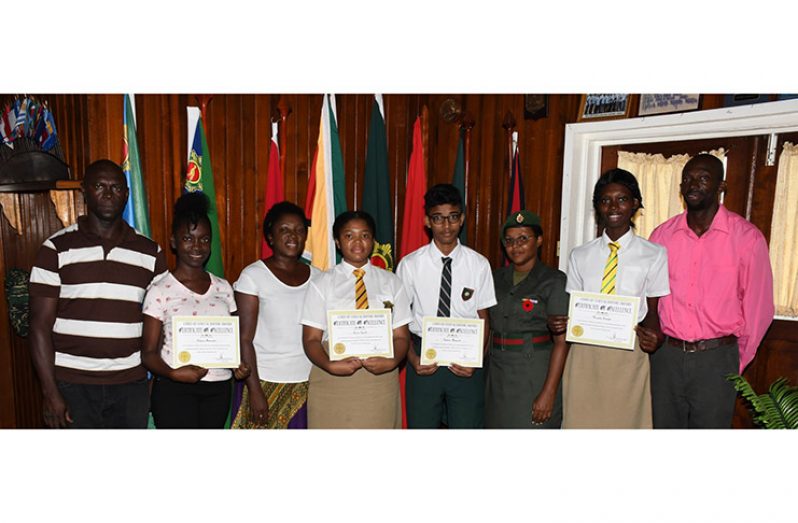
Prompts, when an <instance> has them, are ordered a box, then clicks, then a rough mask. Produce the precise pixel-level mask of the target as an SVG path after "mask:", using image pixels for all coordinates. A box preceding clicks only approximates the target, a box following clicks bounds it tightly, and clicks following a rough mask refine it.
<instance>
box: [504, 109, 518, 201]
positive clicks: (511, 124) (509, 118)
mask: <svg viewBox="0 0 798 523" xmlns="http://www.w3.org/2000/svg"><path fill="white" fill-rule="evenodd" d="M515 126H516V121H515V116H513V113H511V112H510V111H507V114H505V115H504V121H502V127H503V128H504V136H505V139H506V140H507V178H506V179H507V180H512V178H513V130H514V129H515ZM504 192H505V193H506V192H507V191H506V190H505V191H504Z"/></svg>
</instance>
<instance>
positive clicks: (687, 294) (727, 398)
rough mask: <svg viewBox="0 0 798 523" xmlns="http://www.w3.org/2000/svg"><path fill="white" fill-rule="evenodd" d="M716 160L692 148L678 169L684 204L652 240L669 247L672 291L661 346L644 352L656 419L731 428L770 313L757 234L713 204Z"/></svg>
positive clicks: (768, 276) (719, 185) (766, 266)
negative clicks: (735, 382) (743, 378)
mask: <svg viewBox="0 0 798 523" xmlns="http://www.w3.org/2000/svg"><path fill="white" fill-rule="evenodd" d="M725 190H726V182H724V181H723V163H722V162H721V161H720V160H719V159H718V158H716V157H714V156H712V155H709V154H699V155H698V156H696V157H694V158H693V159H691V160H690V161H689V162H687V165H685V166H684V169H683V170H682V182H681V192H682V196H683V197H684V201H685V203H686V204H687V211H686V212H683V213H682V214H679V215H678V216H674V217H673V218H671V219H669V220H668V221H666V222H665V223H663V224H662V225H660V226H659V227H657V228H656V229H655V230H654V232H653V233H652V235H651V238H650V240H651V241H652V242H655V243H659V244H660V245H664V246H665V247H666V248H667V249H668V273H669V276H670V288H671V294H670V295H668V296H664V297H662V298H660V300H659V318H660V324H661V327H662V332H664V333H665V334H666V335H667V338H666V341H665V343H664V344H663V346H662V347H661V348H660V349H659V350H658V351H657V352H655V353H654V354H652V355H651V396H652V403H653V417H654V428H730V427H731V421H732V416H733V414H734V401H735V397H736V393H735V391H734V387H733V386H732V384H731V383H730V382H729V381H728V380H727V379H726V375H727V374H734V373H737V372H740V373H742V372H743V369H745V367H746V366H747V365H748V364H749V363H750V362H751V360H752V359H753V358H754V355H755V354H756V350H757V348H758V347H759V344H760V343H761V341H762V338H763V337H764V336H765V331H767V329H768V326H770V322H771V321H772V320H773V313H774V307H773V274H772V271H771V268H770V257H769V256H768V247H767V243H766V242H765V237H764V236H763V235H762V233H761V232H760V231H759V229H757V228H756V227H755V226H754V225H752V224H751V223H750V222H748V221H747V220H745V219H744V218H743V217H741V216H740V215H738V214H735V213H733V212H731V211H729V210H728V209H726V208H725V207H724V206H723V205H721V204H720V201H719V197H720V193H721V192H723V191H725Z"/></svg>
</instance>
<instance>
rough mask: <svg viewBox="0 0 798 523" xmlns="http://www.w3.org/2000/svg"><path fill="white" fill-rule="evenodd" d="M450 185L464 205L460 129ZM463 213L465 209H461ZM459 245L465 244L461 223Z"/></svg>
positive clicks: (462, 156) (463, 167) (461, 137)
mask: <svg viewBox="0 0 798 523" xmlns="http://www.w3.org/2000/svg"><path fill="white" fill-rule="evenodd" d="M452 185H454V186H455V187H457V190H458V191H460V196H462V197H463V203H464V204H465V154H464V152H463V130H462V129H460V140H458V141H457V157H456V158H455V160H454V175H453V176H452ZM463 211H465V209H463ZM460 243H462V244H463V245H465V243H466V226H465V223H463V228H462V229H460Z"/></svg>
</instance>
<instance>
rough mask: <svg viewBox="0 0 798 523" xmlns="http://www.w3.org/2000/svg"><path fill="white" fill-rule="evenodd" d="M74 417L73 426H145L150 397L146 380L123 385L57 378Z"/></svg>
mask: <svg viewBox="0 0 798 523" xmlns="http://www.w3.org/2000/svg"><path fill="white" fill-rule="evenodd" d="M57 385H58V391H59V392H60V393H61V396H62V397H63V398H64V401H65V402H66V404H67V408H68V409H69V414H70V416H71V417H72V423H71V424H69V425H68V426H69V428H72V429H146V428H147V414H148V412H149V410H150V398H149V392H148V390H147V380H146V379H141V380H139V381H134V382H132V383H123V384H120V385H87V384H83V383H68V382H65V381H58V382H57Z"/></svg>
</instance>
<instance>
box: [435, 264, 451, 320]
mask: <svg viewBox="0 0 798 523" xmlns="http://www.w3.org/2000/svg"><path fill="white" fill-rule="evenodd" d="M441 261H442V262H443V270H442V271H441V292H440V294H439V295H438V317H440V318H448V317H449V316H451V308H450V307H451V303H452V259H451V258H449V257H448V256H444V257H443V258H441Z"/></svg>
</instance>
